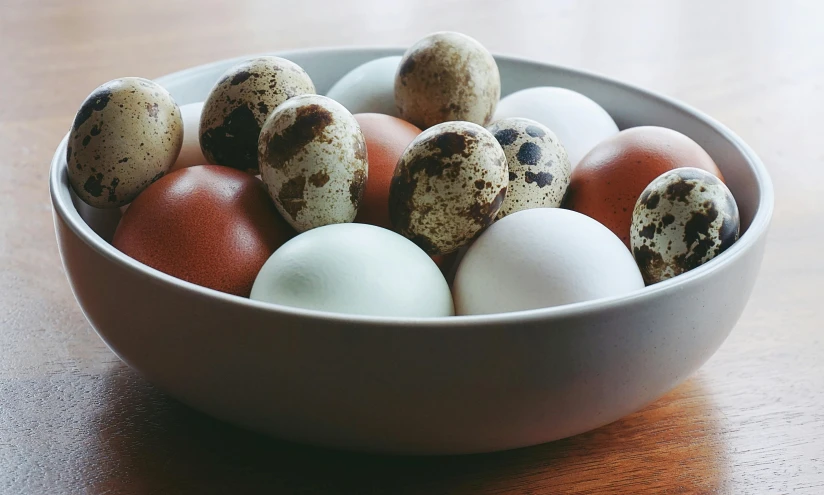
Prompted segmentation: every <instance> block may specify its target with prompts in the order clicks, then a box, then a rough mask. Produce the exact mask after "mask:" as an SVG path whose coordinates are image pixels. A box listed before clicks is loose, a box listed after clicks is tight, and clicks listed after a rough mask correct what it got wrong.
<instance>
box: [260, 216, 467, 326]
mask: <svg viewBox="0 0 824 495" xmlns="http://www.w3.org/2000/svg"><path fill="white" fill-rule="evenodd" d="M250 297H251V298H252V299H256V300H259V301H265V302H271V303H275V304H282V305H286V306H293V307H299V308H305V309H312V310H317V311H329V312H334V313H346V314H355V315H370V316H392V317H412V318H430V317H443V316H452V314H453V307H452V294H451V293H450V290H449V285H448V284H447V283H446V280H444V277H443V275H442V274H441V271H440V270H439V269H438V266H437V265H435V262H433V261H432V259H431V258H430V257H429V256H427V255H426V253H424V252H423V251H421V250H420V249H418V247H417V246H415V245H414V244H412V243H411V242H409V240H408V239H405V238H404V237H402V236H400V235H398V234H396V233H394V232H392V231H390V230H387V229H384V228H381V227H375V226H373V225H365V224H359V223H347V224H337V225H326V226H324V227H320V228H317V229H313V230H311V231H309V232H305V233H303V234H300V235H299V236H297V237H295V238H294V239H292V240H290V241H289V242H287V243H286V244H284V245H283V246H281V247H280V248H279V249H278V250H277V251H275V253H274V254H273V255H272V256H271V257H270V258H269V260H268V261H267V262H266V263H265V264H264V265H263V268H261V270H260V273H259V274H258V276H257V278H256V279H255V284H254V286H252V294H251V296H250Z"/></svg>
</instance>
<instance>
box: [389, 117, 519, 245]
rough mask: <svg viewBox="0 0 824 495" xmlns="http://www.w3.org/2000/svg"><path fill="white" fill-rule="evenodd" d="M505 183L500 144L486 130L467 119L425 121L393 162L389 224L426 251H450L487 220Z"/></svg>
mask: <svg viewBox="0 0 824 495" xmlns="http://www.w3.org/2000/svg"><path fill="white" fill-rule="evenodd" d="M508 184H509V171H508V169H507V164H506V156H505V155H504V150H503V149H502V148H501V145H500V144H498V141H497V140H496V139H495V137H494V136H493V135H492V134H490V132H489V131H487V130H486V129H484V128H483V127H481V126H479V125H477V124H473V123H471V122H445V123H443V124H438V125H436V126H433V127H430V128H429V129H427V130H426V131H424V132H423V133H421V134H420V135H418V137H416V138H415V140H414V141H412V143H411V144H410V145H409V147H407V148H406V150H405V151H404V153H403V155H402V156H401V159H400V160H399V161H398V165H397V167H396V168H395V173H394V175H393V177H392V183H391V185H390V187H389V219H390V221H391V222H392V228H393V229H395V231H396V232H398V233H400V234H402V235H404V236H405V237H407V238H409V239H411V240H412V242H414V243H415V244H417V245H418V246H420V247H421V248H422V249H423V250H424V251H426V252H427V253H428V254H430V255H438V254H448V253H451V252H452V251H455V250H457V249H458V248H460V247H461V246H463V245H465V244H467V243H469V242H470V241H471V240H472V239H474V238H475V236H477V235H478V234H479V233H480V232H481V230H483V229H484V228H485V227H487V226H488V225H489V224H490V223H492V221H493V220H494V219H495V216H496V215H497V214H498V210H500V208H501V204H502V203H503V201H504V198H505V196H506V190H507V185H508Z"/></svg>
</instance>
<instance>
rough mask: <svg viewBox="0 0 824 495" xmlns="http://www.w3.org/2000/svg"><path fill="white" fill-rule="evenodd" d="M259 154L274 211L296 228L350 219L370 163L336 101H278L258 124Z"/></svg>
mask: <svg viewBox="0 0 824 495" xmlns="http://www.w3.org/2000/svg"><path fill="white" fill-rule="evenodd" d="M259 157H260V164H261V177H262V178H263V182H264V183H266V186H267V187H268V189H269V194H270V195H271V196H272V199H273V200H274V201H275V205H276V206H277V208H278V211H280V213H281V214H282V215H283V217H284V218H285V219H286V221H288V222H289V223H290V224H291V225H292V226H293V227H294V228H295V229H297V230H298V231H299V232H305V231H307V230H309V229H313V228H315V227H320V226H322V225H328V224H332V223H344V222H351V221H353V220H354V219H355V215H356V214H357V212H358V208H359V207H360V203H361V199H362V198H363V193H364V190H365V188H366V181H367V178H368V170H369V166H368V162H367V152H366V143H365V141H364V138H363V133H362V132H361V130H360V127H359V126H358V122H357V120H355V117H353V116H352V114H351V113H349V112H348V111H347V110H346V109H345V108H344V107H343V105H341V104H340V103H338V102H336V101H335V100H332V99H331V98H327V97H325V96H319V95H302V96H298V97H295V98H292V99H290V100H289V101H287V102H285V103H283V104H282V105H280V106H279V107H278V108H276V109H275V110H274V111H273V112H272V113H271V115H270V116H269V118H267V119H266V122H265V123H264V125H263V131H262V132H261V133H260V143H259Z"/></svg>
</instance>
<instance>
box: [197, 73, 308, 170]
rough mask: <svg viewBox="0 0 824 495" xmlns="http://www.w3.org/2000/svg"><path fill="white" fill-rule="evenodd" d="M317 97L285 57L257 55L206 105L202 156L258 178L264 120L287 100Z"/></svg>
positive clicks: (221, 84) (217, 87)
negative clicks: (260, 140)
mask: <svg viewBox="0 0 824 495" xmlns="http://www.w3.org/2000/svg"><path fill="white" fill-rule="evenodd" d="M314 93H315V85H314V84H313V83H312V80H311V79H310V78H309V75H308V74H307V73H306V72H305V71H304V70H303V69H302V68H300V66H298V65H297V64H295V63H293V62H290V61H289V60H286V59H283V58H279V57H259V58H255V59H251V60H247V61H245V62H243V63H241V64H238V65H236V66H234V67H232V68H231V69H229V70H228V71H227V72H226V73H225V74H223V77H221V78H220V80H219V81H218V82H217V84H216V85H215V86H214V87H213V88H212V90H211V92H210V93H209V96H208V97H207V98H206V101H205V102H204V103H203V110H202V113H201V116H200V147H201V149H202V151H203V155H204V156H205V157H206V159H207V160H209V162H210V163H213V164H215V165H224V166H227V167H232V168H237V169H240V170H244V171H247V172H251V173H254V174H257V173H258V161H257V158H258V156H257V145H258V137H259V135H260V128H261V126H262V125H263V121H264V120H266V117H267V116H268V115H269V113H270V112H272V111H273V110H274V109H275V108H276V107H277V106H278V105H280V104H281V103H283V102H284V101H286V100H288V99H289V98H292V97H294V96H298V95H304V94H314Z"/></svg>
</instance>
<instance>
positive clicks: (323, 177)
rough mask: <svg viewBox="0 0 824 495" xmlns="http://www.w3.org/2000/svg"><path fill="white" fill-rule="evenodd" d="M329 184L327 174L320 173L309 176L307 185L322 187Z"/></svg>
mask: <svg viewBox="0 0 824 495" xmlns="http://www.w3.org/2000/svg"><path fill="white" fill-rule="evenodd" d="M327 182H329V174H327V173H326V172H323V171H320V172H315V173H314V174H312V175H310V176H309V183H310V184H312V185H313V186H315V187H323V186H325V185H326V183H327Z"/></svg>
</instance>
